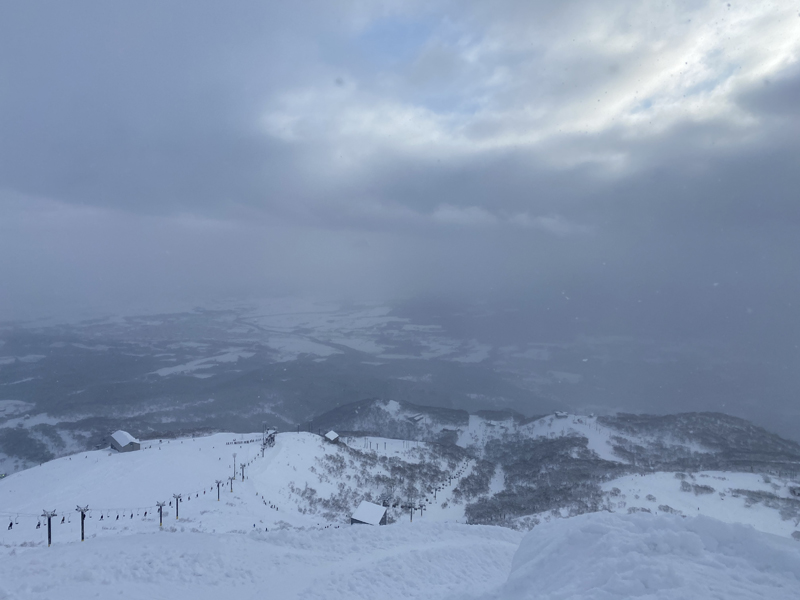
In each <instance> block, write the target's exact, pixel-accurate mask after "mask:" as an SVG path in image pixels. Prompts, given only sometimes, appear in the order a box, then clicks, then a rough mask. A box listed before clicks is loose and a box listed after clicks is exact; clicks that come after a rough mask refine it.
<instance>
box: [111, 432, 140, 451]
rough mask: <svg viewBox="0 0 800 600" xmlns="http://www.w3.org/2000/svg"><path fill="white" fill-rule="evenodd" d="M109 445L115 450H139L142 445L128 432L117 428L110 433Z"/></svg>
mask: <svg viewBox="0 0 800 600" xmlns="http://www.w3.org/2000/svg"><path fill="white" fill-rule="evenodd" d="M111 447H112V448H113V449H114V450H116V451H117V452H133V451H134V450H140V449H141V447H142V445H141V443H140V442H139V440H137V439H136V438H135V437H133V436H132V435H131V434H130V433H128V432H127V431H122V430H121V429H118V430H117V431H115V432H114V433H112V434H111Z"/></svg>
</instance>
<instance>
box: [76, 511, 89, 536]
mask: <svg viewBox="0 0 800 600" xmlns="http://www.w3.org/2000/svg"><path fill="white" fill-rule="evenodd" d="M75 510H76V511H77V512H79V513H81V541H83V522H84V521H85V520H86V511H88V510H89V505H88V504H87V505H86V506H78V508H76V509H75Z"/></svg>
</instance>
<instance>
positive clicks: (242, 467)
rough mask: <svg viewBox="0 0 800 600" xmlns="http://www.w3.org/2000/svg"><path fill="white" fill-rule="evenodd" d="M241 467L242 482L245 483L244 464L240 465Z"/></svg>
mask: <svg viewBox="0 0 800 600" xmlns="http://www.w3.org/2000/svg"><path fill="white" fill-rule="evenodd" d="M239 466H240V467H241V469H242V481H244V463H242V464H241V465H239Z"/></svg>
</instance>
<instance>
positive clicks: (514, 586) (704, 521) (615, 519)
mask: <svg viewBox="0 0 800 600" xmlns="http://www.w3.org/2000/svg"><path fill="white" fill-rule="evenodd" d="M489 597H491V598H503V599H504V600H522V599H528V598H530V599H533V598H536V599H537V600H555V599H559V600H567V599H576V600H577V599H580V600H601V599H602V600H614V599H622V598H640V599H659V600H665V599H675V600H677V599H680V600H692V599H695V598H696V599H698V600H700V599H702V600H707V599H710V598H719V599H723V598H724V599H726V600H728V599H734V598H735V599H745V598H770V599H772V600H782V599H784V598H785V599H787V600H788V599H790V598H791V599H796V598H800V544H797V542H794V541H792V540H786V539H782V538H778V537H776V536H772V535H770V534H766V533H761V532H758V531H756V530H755V529H753V528H751V527H747V526H743V525H731V524H727V523H723V522H721V521H717V520H715V519H710V518H707V517H695V518H690V519H681V518H680V517H673V516H652V515H629V516H619V515H610V514H605V513H602V514H597V513H596V514H589V515H583V516H580V517H575V518H572V519H567V520H557V521H553V522H551V523H547V524H545V525H542V526H539V527H537V528H536V529H534V530H533V531H531V532H530V533H529V534H527V535H526V536H525V538H524V539H523V540H522V543H521V544H520V547H519V549H518V550H517V552H516V554H515V556H514V560H513V563H512V567H511V574H510V575H509V577H508V581H507V582H506V583H505V585H503V586H502V587H501V588H500V590H498V591H497V592H495V593H494V594H493V595H491V596H489Z"/></svg>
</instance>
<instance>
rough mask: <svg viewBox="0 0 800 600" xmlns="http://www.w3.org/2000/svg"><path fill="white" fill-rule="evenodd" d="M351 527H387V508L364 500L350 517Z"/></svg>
mask: <svg viewBox="0 0 800 600" xmlns="http://www.w3.org/2000/svg"><path fill="white" fill-rule="evenodd" d="M350 525H386V507H385V506H378V505H377V504H373V503H372V502H367V501H366V500H362V501H361V504H359V505H358V508H357V509H356V511H355V512H354V513H353V516H352V517H350Z"/></svg>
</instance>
